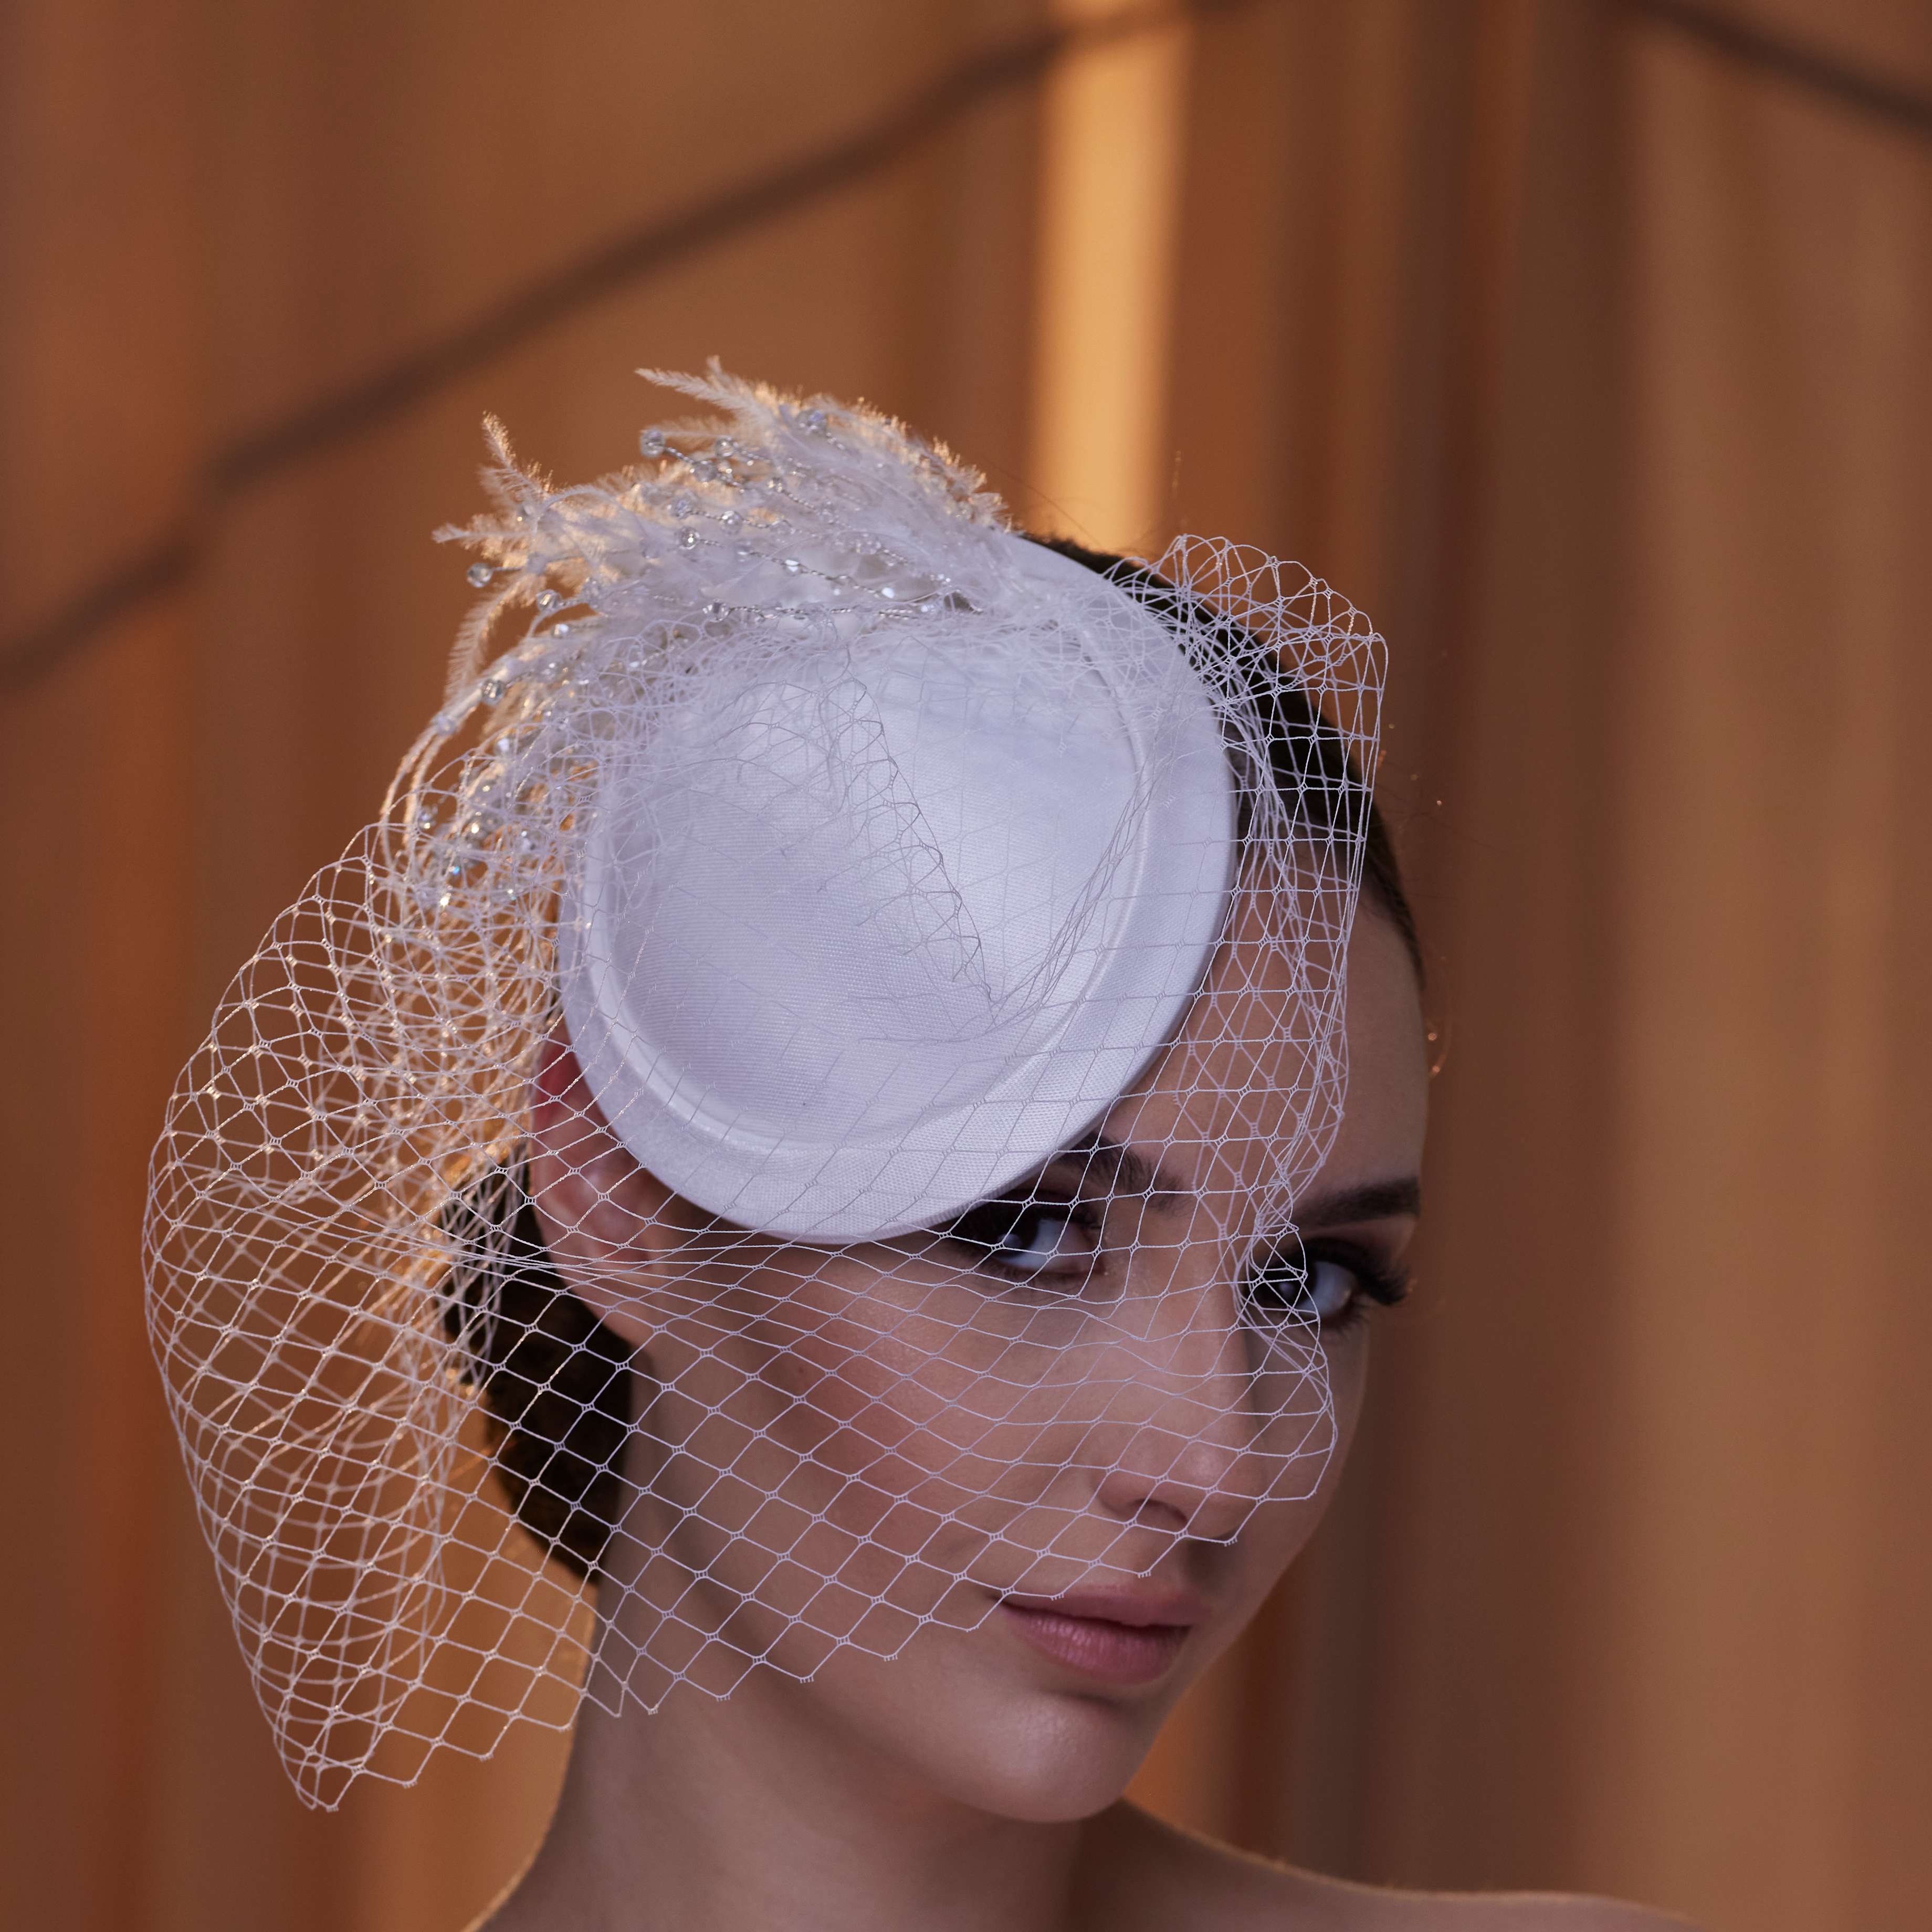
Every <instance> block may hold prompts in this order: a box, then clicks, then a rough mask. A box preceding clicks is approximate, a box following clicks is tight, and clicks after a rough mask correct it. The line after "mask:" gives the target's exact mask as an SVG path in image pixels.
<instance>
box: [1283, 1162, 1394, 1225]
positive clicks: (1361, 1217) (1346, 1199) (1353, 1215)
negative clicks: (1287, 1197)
mask: <svg viewBox="0 0 1932 1932" xmlns="http://www.w3.org/2000/svg"><path fill="white" fill-rule="evenodd" d="M1421 1212H1422V1183H1421V1181H1418V1179H1417V1178H1415V1175H1408V1176H1407V1177H1406V1178H1404V1179H1403V1180H1400V1181H1370V1182H1368V1183H1367V1184H1366V1185H1364V1186H1363V1187H1351V1188H1347V1189H1345V1190H1343V1192H1342V1193H1340V1194H1322V1195H1318V1196H1316V1198H1315V1199H1313V1201H1298V1202H1296V1203H1295V1226H1296V1227H1297V1228H1298V1229H1301V1231H1302V1232H1304V1233H1306V1232H1307V1231H1308V1230H1309V1229H1311V1228H1339V1227H1342V1226H1346V1225H1347V1224H1348V1223H1350V1222H1352V1221H1390V1220H1394V1219H1395V1218H1396V1217H1397V1216H1399V1215H1405V1214H1407V1215H1416V1214H1421Z"/></svg>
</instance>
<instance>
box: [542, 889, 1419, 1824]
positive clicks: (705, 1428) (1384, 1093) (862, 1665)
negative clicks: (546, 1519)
mask: <svg viewBox="0 0 1932 1932" xmlns="http://www.w3.org/2000/svg"><path fill="white" fill-rule="evenodd" d="M1306 998H1307V989H1306V988H1305V986H1302V987H1298V986H1297V985H1296V984H1295V983H1294V982H1293V977H1292V974H1291V972H1290V971H1289V956H1288V955H1286V954H1285V953H1281V952H1280V950H1278V949H1270V948H1269V947H1267V946H1266V945H1265V944H1258V943H1257V942H1256V940H1255V939H1253V938H1251V937H1247V936H1244V935H1243V934H1241V932H1237V934H1236V935H1235V938H1234V939H1233V941H1232V944H1230V945H1229V946H1228V947H1226V948H1225V949H1224V952H1223V958H1222V959H1221V961H1220V963H1219V965H1218V966H1217V974H1216V976H1215V978H1214V980H1213V981H1211V985H1210V988H1209V989H1208V997H1206V998H1203V999H1202V1000H1201V1001H1199V1002H1197V1004H1196V1008H1195V1010H1194V1011H1193V1013H1192V1015H1191V1016H1190V1019H1189V1022H1188V1024H1187V1028H1186V1029H1185V1031H1184V1033H1183V1034H1182V1035H1181V1037H1180V1038H1179V1039H1178V1040H1177V1041H1176V1042H1175V1044H1174V1045H1173V1046H1172V1047H1171V1048H1169V1049H1168V1051H1167V1052H1166V1053H1165V1054H1163V1055H1162V1057H1161V1058H1160V1059H1159V1060H1158V1061H1157V1062H1156V1063H1155V1064H1154V1066H1153V1067H1151V1069H1150V1070H1149V1073H1148V1075H1147V1076H1145V1078H1144V1079H1143V1080H1142V1082H1141V1083H1140V1085H1139V1086H1138V1087H1137V1088H1136V1089H1135V1090H1134V1091H1133V1092H1132V1093H1130V1094H1128V1095H1127V1096H1126V1097H1124V1098H1123V1099H1122V1100H1121V1101H1119V1102H1118V1103H1116V1104H1115V1106H1114V1107H1113V1108H1112V1109H1110V1110H1109V1112H1108V1114H1107V1115H1106V1117H1105V1118H1104V1119H1103V1121H1101V1122H1100V1124H1099V1127H1097V1130H1096V1132H1095V1133H1094V1135H1092V1136H1090V1137H1089V1138H1088V1139H1087V1140H1085V1142H1082V1143H1081V1144H1080V1145H1079V1146H1078V1147H1077V1148H1074V1149H1073V1150H1070V1151H1069V1152H1068V1153H1067V1154H1065V1155H1064V1156H1063V1157H1061V1159H1059V1160H1056V1161H1055V1162H1054V1163H1052V1164H1051V1165H1049V1166H1048V1167H1047V1168H1046V1169H1045V1170H1043V1172H1042V1173H1041V1174H1040V1175H1038V1176H1037V1177H1035V1178H1033V1179H1032V1180H1031V1181H1029V1182H1028V1183H1027V1184H1025V1185H1024V1186H1023V1187H1021V1188H1019V1190H1016V1191H1015V1192H1014V1193H1013V1194H1012V1195H1010V1196H1007V1197H1005V1198H1004V1199H1001V1201H998V1202H989V1203H986V1204H984V1205H982V1206H981V1207H979V1208H975V1209H974V1210H972V1211H969V1212H968V1214H965V1215H963V1216H962V1217H960V1219H959V1220H958V1221H956V1223H953V1224H952V1226H950V1228H948V1229H944V1230H941V1231H939V1232H937V1233H935V1234H933V1235H922V1236H918V1237H911V1238H903V1239H901V1240H898V1241H892V1242H889V1243H878V1244H868V1245H865V1246H862V1247H851V1248H844V1249H838V1250H826V1249H807V1248H802V1247H798V1246H796V1244H787V1243H784V1242H781V1241H776V1240H769V1239H764V1238H757V1237H751V1236H747V1235H745V1234H744V1233H743V1232H742V1231H739V1230H735V1229H721V1228H720V1227H719V1226H717V1224H715V1223H710V1222H708V1221H707V1220H706V1219H705V1218H704V1217H703V1216H702V1215H700V1214H699V1213H698V1212H697V1211H696V1210H694V1209H692V1208H690V1207H689V1206H688V1204H685V1203H682V1202H678V1201H676V1199H673V1198H672V1197H670V1196H668V1195H667V1193H666V1192H665V1190H663V1189H662V1188H661V1187H660V1186H659V1185H658V1184H657V1183H655V1181H653V1180H652V1177H650V1176H649V1175H647V1174H645V1173H643V1172H642V1171H641V1170H640V1169H638V1168H637V1166H636V1164H635V1163H634V1162H633V1161H631V1160H630V1157H628V1155H627V1154H625V1153H624V1152H623V1151H622V1148H621V1147H620V1146H619V1145H618V1144H617V1143H616V1142H615V1140H614V1139H613V1138H612V1137H611V1136H610V1134H609V1132H608V1130H607V1128H605V1127H604V1125H603V1124H602V1122H601V1118H599V1117H598V1115H596V1112H595V1108H594V1106H593V1105H592V1103H590V1102H589V1099H588V1097H587V1095H586V1094H585V1092H584V1091H583V1088H582V1087H581V1085H580V1082H578V1079H577V1075H576V1071H575V1068H574V1063H572V1062H571V1061H570V1059H569V1057H568V1053H567V1052H565V1051H564V1050H563V1049H561V1048H558V1049H553V1052H552V1054H551V1055H550V1058H549V1060H548V1061H547V1064H546V1066H545V1068H544V1073H543V1075H542V1076H541V1079H540V1081H539V1085H538V1104H537V1107H536V1109H535V1120H534V1123H533V1127H534V1133H533V1142H534V1151H533V1153H532V1160H531V1163H530V1181H531V1187H532V1195H533V1196H534V1198H535V1201H536V1203H537V1207H538V1213H539V1214H540V1216H541V1217H542V1219H543V1221H544V1226H545V1232H546V1235H547V1239H548V1241H549V1243H550V1248H551V1251H552V1253H553V1257H554V1258H555V1259H556V1262H557V1263H558V1265H559V1268H561V1269H562V1271H563V1273H564V1274H565V1278H566V1279H567V1280H569V1281H570V1283H571V1286H573V1287H574V1288H575V1289H577V1292H579V1293H580V1294H582V1295H583V1296H584V1297H585V1298H586V1300H588V1301H591V1302H592V1304H593V1305H594V1306H595V1307H596V1308H597V1309H598V1311H599V1313H601V1315H602V1316H604V1319H605V1321H606V1322H607V1324H608V1325H610V1326H612V1327H613V1328H616V1329H617V1330H618V1331H619V1333H621V1334H624V1335H625V1337H626V1338H627V1339H628V1340H631V1341H633V1342H634V1343H636V1344H637V1346H639V1347H640V1349H641V1350H642V1352H643V1356H642V1359H641V1360H640V1363H639V1365H638V1366H639V1368H640V1371H641V1373H640V1387H641V1388H643V1389H645V1390H646V1391H649V1394H648V1395H647V1397H646V1400H647V1403H648V1406H647V1408H646V1412H645V1413H644V1415H643V1417H642V1418H640V1420H641V1421H642V1422H643V1428H642V1429H641V1430H640V1431H639V1433H638V1434H637V1436H636V1438H635V1439H634V1442H633V1444H632V1447H631V1452H630V1454H631V1460H630V1462H629V1463H628V1464H627V1466H626V1472H625V1473H626V1475H627V1477H628V1478H629V1479H630V1481H631V1484H633V1485H634V1488H635V1490H636V1491H637V1500H636V1502H635V1503H634V1505H633V1507H632V1508H631V1510H630V1511H629V1514H628V1515H627V1517H626V1518H625V1522H624V1523H623V1525H622V1529H621V1530H620V1532H619V1535H618V1536H617V1537H616V1538H614V1539H613V1544H612V1547H611V1551H610V1556H609V1558H608V1559H607V1569H608V1573H609V1578H610V1580H609V1581H608V1582H607V1583H606V1585H605V1586H604V1594H603V1597H602V1602H601V1607H602V1608H603V1610H604V1614H605V1616H606V1617H607V1619H609V1620H610V1625H611V1628H610V1630H609V1631H607V1634H606V1646H605V1652H604V1655H605V1658H606V1661H607V1663H608V1664H610V1666H611V1667H613V1668H615V1669H616V1670H618V1672H619V1674H620V1675H622V1676H625V1677H626V1678H627V1679H628V1682H629V1683H630V1685H631V1688H632V1689H633V1690H634V1691H635V1692H636V1694H637V1696H638V1697H640V1700H642V1701H643V1702H646V1703H649V1704H652V1705H655V1703H657V1702H658V1700H659V1699H660V1698H661V1696H662V1695H663V1694H664V1691H666V1690H667V1688H669V1687H670V1685H672V1684H673V1683H674V1682H677V1681H679V1679H685V1680H688V1681H691V1682H696V1683H697V1684H700V1685H703V1686H704V1687H705V1688H709V1689H711V1690H712V1691H718V1692H723V1691H727V1690H728V1691H733V1694H734V1699H738V1700H753V1701H754V1702H757V1703H768V1704H769V1706H770V1707H771V1709H772V1714H773V1716H774V1718H775V1719H784V1720H786V1721H795V1722H797V1723H799V1724H803V1725H805V1726H807V1727H817V1728H818V1729H819V1730H823V1731H826V1732H827V1733H830V1734H835V1735H838V1736H841V1737H842V1738H843V1739H846V1740H847V1741H849V1742H852V1743H853V1744H855V1745H858V1746H859V1747H861V1748H863V1749H865V1751H868V1752H869V1753H871V1754H874V1755H875V1756H876V1757H877V1759H878V1760H879V1761H880V1763H882V1764H883V1765H884V1766H886V1767H888V1768H889V1773H890V1775H892V1776H893V1777H894V1778H896V1779H900V1780H904V1779H905V1778H913V1779H916V1780H917V1781H919V1784H922V1786H924V1787H927V1788H929V1789H930V1790H933V1791H934V1792H935V1793H938V1794H941V1795H944V1796H950V1797H951V1798H953V1799H957V1800H959V1801H961V1802H966V1803H969V1804H971V1805H975V1806H977V1807H979V1808H982V1809H985V1810H989V1811H993V1812H995V1813H997V1814H1001V1815H1005V1816H1009V1817H1025V1818H1034V1819H1046V1818H1058V1817H1082V1816H1085V1815H1088V1814H1091V1813H1092V1812H1094V1811H1097V1810H1098V1809H1100V1808H1103V1807H1104V1806H1105V1805H1107V1804H1109V1803H1110V1802H1112V1800H1113V1799H1115V1798H1116V1797H1118V1795H1119V1793H1121V1790H1123V1789H1124V1787H1125V1786H1126V1784H1127V1781H1129V1779H1130V1778H1131V1777H1132V1776H1133V1772H1134V1771H1135V1770H1136V1768H1137V1767H1138V1766H1139V1763H1140V1761H1141V1760H1142V1757H1143V1756H1144V1755H1145V1752H1146V1751H1147V1749H1148V1746H1149V1745H1150V1744H1151V1742H1152V1741H1153V1739H1154V1734H1155V1733H1156V1732H1157V1730H1158V1729H1159V1728H1160V1724H1161V1722H1162V1721H1163V1719H1164V1718H1166V1715H1167V1714H1168V1712H1169V1710H1171V1709H1172V1707H1173V1705H1174V1703H1175V1700H1177V1699H1178V1697H1180V1695H1181V1693H1182V1692H1183V1691H1184V1690H1185V1689H1186V1688H1187V1685H1189V1684H1190V1683H1191V1682H1193V1680H1194V1679H1196V1678H1197V1677H1198V1676H1199V1675H1200V1674H1201V1673H1202V1670H1205V1668H1206V1667H1207V1666H1208V1664H1209V1663H1210V1662H1211V1661H1212V1660H1213V1659H1214V1658H1215V1657H1216V1656H1217V1655H1218V1654H1219V1653H1220V1652H1221V1651H1222V1650H1223V1649H1225V1648H1226V1646H1227V1645H1228V1644H1229V1643H1230V1642H1231V1641H1232V1640H1233V1638H1234V1637H1235V1636H1236V1635H1237V1634H1238V1633H1239V1631H1241V1629H1242V1628H1243V1627H1244V1625H1246V1623H1247V1622H1248V1620H1249V1619H1250V1617H1252V1616H1253V1614H1254V1613H1255V1611H1256V1609H1257V1608H1258V1607H1259V1605H1260V1604H1261V1602H1262V1599H1263V1598H1265V1596H1266V1595H1267V1594H1268V1591H1269V1590H1270V1589H1271V1588H1272V1586H1274V1583H1275V1582H1276V1581H1277V1579H1278V1578H1279V1577H1280V1575H1281V1574H1282V1572H1283V1570H1284V1569H1285V1568H1286V1566H1287V1565H1288V1564H1289V1562H1290V1561H1291V1560H1292V1558H1293V1557H1294V1556H1295V1554H1296V1553H1297V1552H1298V1550H1300V1549H1301V1546H1302V1545H1303V1544H1304V1542H1306V1541H1307V1538H1308V1537H1309V1535H1310V1532H1312V1531H1313V1529H1314V1527H1315V1525H1316V1523H1317V1522H1318V1521H1319V1518H1320V1516H1321V1514H1322V1510H1323V1508H1325V1506H1326V1504H1327V1501H1328V1496H1329V1495H1330V1493H1331V1491H1332V1490H1333V1488H1334V1483H1335V1481H1336V1478H1337V1475H1338V1473H1339V1470H1340V1463H1341V1459H1342V1456H1343V1454H1344V1453H1345V1452H1346V1448H1347V1445H1348V1443H1349V1439H1350V1437H1351V1436H1352V1432H1353V1429H1354V1426H1355V1418H1356V1416H1357V1414H1358V1410H1359V1407H1360V1403H1361V1391H1362V1384H1363V1375H1364V1367H1365V1361H1366V1352H1367V1338H1366V1334H1365V1331H1364V1316H1365V1314H1366V1312H1367V1305H1368V1304H1370V1303H1371V1302H1373V1301H1377V1300H1382V1301H1387V1300H1390V1299H1393V1298H1394V1297H1395V1296H1396V1295H1398V1294H1399V1293H1400V1283H1401V1257H1402V1254H1403V1250H1404V1248H1405V1247H1406V1244H1407V1243H1408V1241H1409V1236H1410V1235H1411V1234H1412V1232H1413V1229H1414V1226H1415V1214H1416V1211H1417V1207H1418V1199H1417V1189H1416V1175H1417V1170H1418V1163H1419V1161H1420V1159H1421V1149H1422V1138H1423V1127H1424V1113H1425V1106H1426V1093H1427V1067H1426V1058H1425V1046H1424V1029H1423V1023H1422V1019H1421V1011H1420V1006H1419V1002H1418V995H1417V989H1416V985H1415V976H1414V973H1413V971H1412V968H1411V965H1410V963H1409V958H1408V956H1407V954H1406V950H1405V949H1404V947H1403V944H1402V942H1401V941H1400V938H1398V936H1397V934H1396V932H1395V931H1394V929H1393V927H1392V926H1391V925H1390V923H1389V922H1388V920H1387V919H1385V918H1384V917H1382V916H1381V915H1380V914H1379V912H1378V911H1377V910H1376V909H1375V908H1374V907H1373V905H1372V904H1367V905H1365V906H1364V908H1363V910H1362V913H1361V916H1360V917H1358V919H1357V921H1356V922H1355V932H1354V936H1353V938H1352V941H1351V943H1350V947H1349V959H1348V998H1347V1019H1346V1040H1347V1066H1348V1075H1347V1094H1346V1106H1345V1108H1344V1109H1343V1112H1342V1115H1341V1119H1340V1124H1339V1127H1337V1129H1336V1130H1335V1133H1334V1140H1333V1142H1332V1145H1330V1146H1329V1148H1328V1151H1327V1153H1326V1155H1325V1157H1323V1158H1322V1159H1321V1161H1320V1165H1319V1169H1317V1170H1316V1172H1314V1174H1313V1178H1312V1179H1310V1178H1307V1169H1308V1167H1309V1166H1310V1163H1311V1161H1312V1160H1313V1157H1314V1156H1315V1155H1316V1154H1319V1137H1318V1138H1317V1139H1315V1140H1314V1141H1313V1142H1311V1139H1310V1121H1311V1119H1312V1120H1313V1123H1314V1124H1315V1125H1316V1127H1317V1128H1318V1129H1319V1127H1321V1126H1322V1125H1323V1124H1325V1123H1324V1121H1323V1112H1324V1110H1323V1107H1322V1100H1321V1095H1322V1078H1321V1072H1320V1065H1319V1055H1317V1053H1316V1052H1315V1051H1314V1049H1315V1047H1316V1045H1317V1044H1318V1043H1316V1042H1313V1041H1311V1040H1307V1039H1298V1038H1297V1037H1296V1035H1297V1028H1295V1025H1293V1024H1292V1016H1293V1015H1294V1013H1295V1012H1296V1011H1297V1010H1298V1002H1299V1003H1301V1004H1304V1005H1305V1002H1306ZM1329 1118H1331V1119H1332V1110H1331V1112H1330V1115H1329ZM1288 1180H1292V1181H1295V1182H1296V1183H1298V1185H1297V1186H1296V1187H1295V1199H1294V1214H1293V1219H1292V1226H1291V1224H1290V1222H1289V1217H1288V1215H1287V1214H1286V1211H1285V1205H1286V1197H1285V1194H1284V1189H1283V1183H1284V1181H1288ZM765 1658H768V1659H769V1661H771V1662H772V1664H776V1665H777V1666H778V1667H779V1668H778V1670H754V1669H752V1668H751V1664H753V1662H754V1661H757V1660H760V1659H765Z"/></svg>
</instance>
